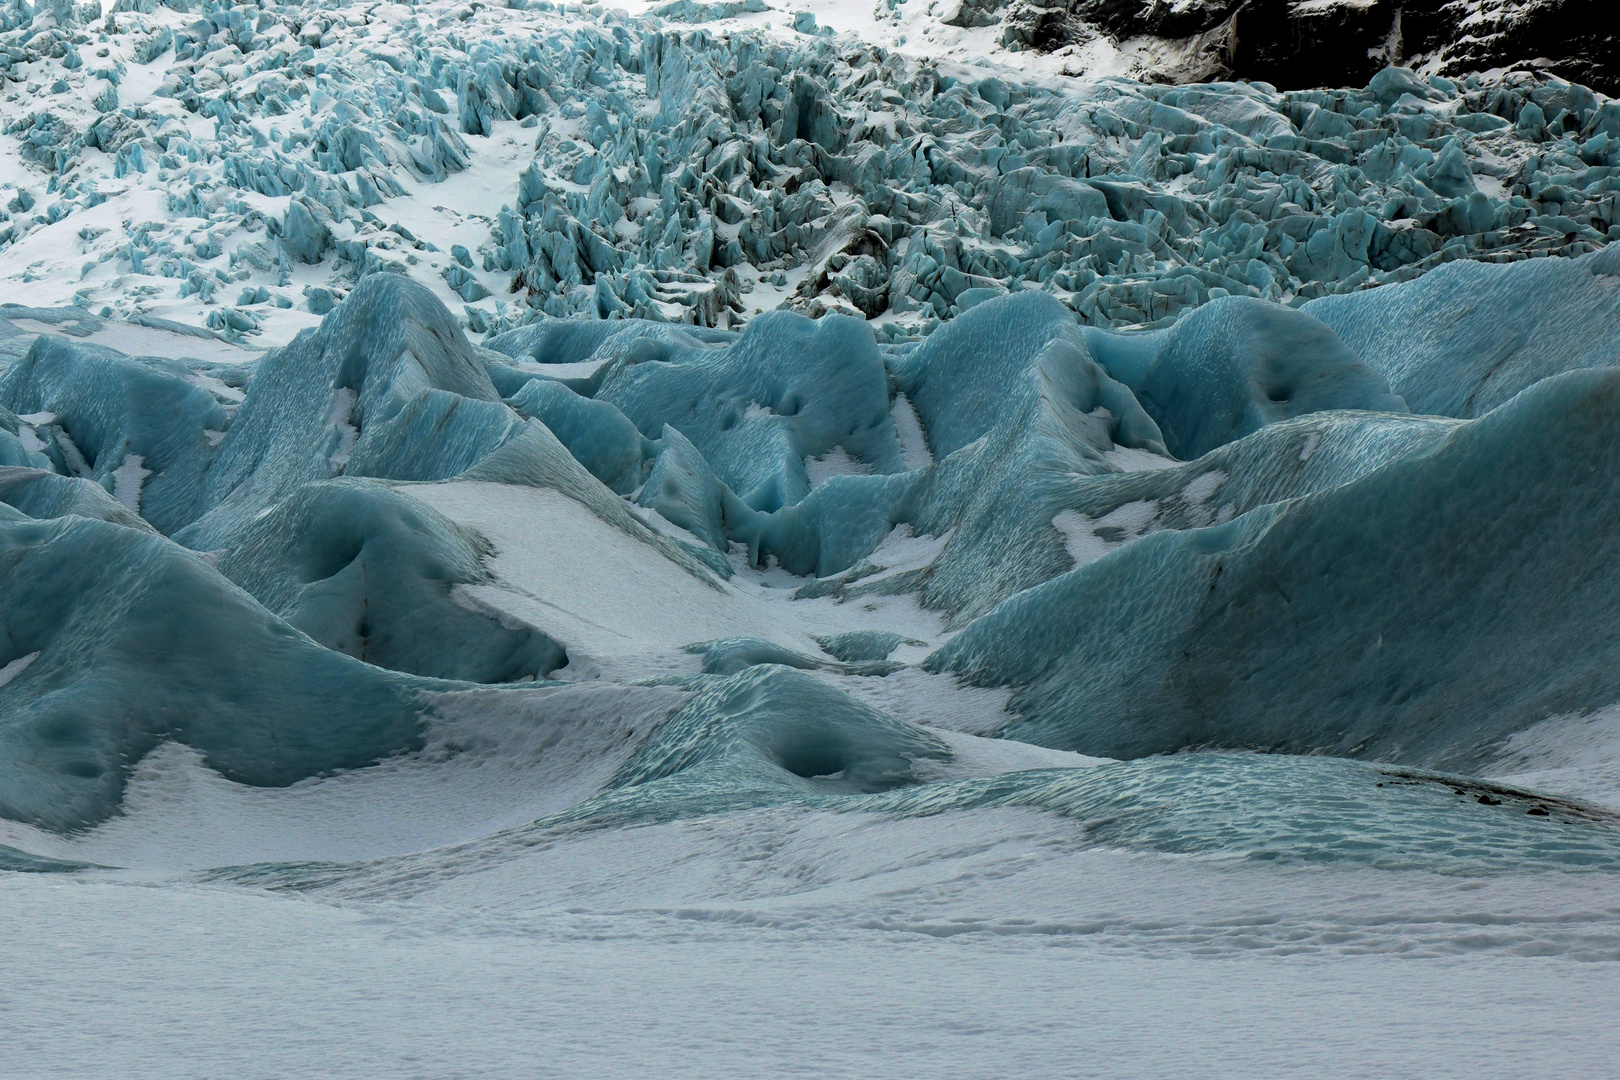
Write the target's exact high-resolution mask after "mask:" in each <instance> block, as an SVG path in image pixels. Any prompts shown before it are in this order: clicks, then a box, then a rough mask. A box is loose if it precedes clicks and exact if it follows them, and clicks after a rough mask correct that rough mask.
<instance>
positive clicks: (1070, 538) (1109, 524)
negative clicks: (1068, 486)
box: [1052, 499, 1159, 567]
mask: <svg viewBox="0 0 1620 1080" xmlns="http://www.w3.org/2000/svg"><path fill="white" fill-rule="evenodd" d="M1158 514H1159V504H1158V503H1157V502H1154V501H1151V500H1146V499H1139V500H1137V501H1135V502H1128V503H1126V504H1125V505H1123V506H1117V507H1115V508H1114V509H1112V510H1110V511H1109V512H1108V513H1106V514H1104V515H1103V516H1102V517H1100V518H1096V519H1093V518H1089V517H1087V516H1086V515H1085V514H1082V513H1080V511H1078V510H1064V511H1061V512H1060V513H1058V514H1057V515H1056V516H1055V517H1053V518H1052V527H1053V528H1055V529H1057V531H1058V532H1060V533H1062V534H1063V547H1064V549H1065V550H1067V551H1068V553H1069V558H1071V559H1073V560H1074V565H1075V566H1077V567H1079V566H1085V565H1086V564H1087V563H1093V562H1096V561H1097V560H1098V559H1100V558H1102V557H1103V556H1104V555H1107V554H1108V553H1109V552H1110V551H1113V550H1114V549H1115V548H1118V547H1121V546H1123V545H1124V544H1126V543H1129V542H1130V541H1132V540H1135V539H1136V538H1137V537H1139V536H1142V535H1143V534H1144V533H1146V532H1147V531H1148V527H1149V526H1150V525H1152V524H1153V520H1154V518H1156V517H1157V516H1158Z"/></svg>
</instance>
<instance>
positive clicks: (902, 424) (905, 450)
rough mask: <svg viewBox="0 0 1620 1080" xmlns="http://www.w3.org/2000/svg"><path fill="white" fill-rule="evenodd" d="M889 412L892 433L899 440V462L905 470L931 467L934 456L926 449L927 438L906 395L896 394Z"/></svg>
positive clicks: (914, 407) (920, 421) (913, 406)
mask: <svg viewBox="0 0 1620 1080" xmlns="http://www.w3.org/2000/svg"><path fill="white" fill-rule="evenodd" d="M890 412H891V413H892V414H893V417H894V433H895V435H897V436H899V439H900V460H901V461H902V462H903V463H904V464H905V466H906V468H908V469H925V468H927V467H928V466H930V465H932V464H933V463H934V454H933V451H931V450H929V449H928V437H927V435H925V434H924V433H923V426H922V420H921V419H920V418H919V417H918V416H917V407H916V406H915V405H913V404H912V403H911V400H910V399H909V398H907V397H906V395H904V394H896V395H895V396H894V404H893V405H892V406H891V407H890Z"/></svg>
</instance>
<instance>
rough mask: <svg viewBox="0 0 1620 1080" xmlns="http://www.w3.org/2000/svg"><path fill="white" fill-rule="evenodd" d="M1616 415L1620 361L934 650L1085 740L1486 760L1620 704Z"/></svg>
mask: <svg viewBox="0 0 1620 1080" xmlns="http://www.w3.org/2000/svg"><path fill="white" fill-rule="evenodd" d="M1617 410H1620V373H1617V372H1616V371H1615V370H1614V369H1600V370H1594V371H1584V372H1572V373H1568V374H1565V375H1562V376H1558V377H1555V378H1552V379H1548V380H1545V381H1543V382H1541V383H1538V384H1537V385H1535V386H1533V387H1532V388H1530V389H1529V390H1526V391H1524V392H1523V393H1522V394H1520V395H1519V396H1518V397H1517V398H1515V399H1513V400H1512V401H1511V402H1509V403H1508V404H1506V405H1504V406H1502V407H1500V408H1498V409H1497V410H1496V411H1494V412H1492V413H1490V414H1489V415H1487V416H1486V417H1484V418H1481V419H1479V420H1476V421H1472V422H1470V423H1467V424H1463V425H1460V426H1456V427H1453V428H1451V429H1450V430H1449V431H1446V432H1445V433H1444V434H1443V435H1440V436H1439V437H1438V438H1435V439H1434V440H1433V441H1432V442H1429V443H1428V445H1426V446H1423V447H1422V448H1421V449H1415V450H1414V452H1411V453H1409V454H1408V455H1406V456H1402V457H1397V458H1395V459H1394V460H1391V461H1389V462H1388V463H1386V464H1383V465H1382V466H1380V467H1379V468H1376V469H1374V470H1372V471H1371V472H1368V473H1367V474H1365V475H1363V476H1361V477H1359V478H1358V479H1355V480H1351V481H1350V482H1348V483H1345V484H1343V485H1341V486H1337V487H1332V488H1328V489H1325V490H1321V491H1318V492H1316V493H1314V494H1310V495H1306V496H1304V497H1302V498H1298V499H1295V500H1290V501H1286V502H1278V503H1271V504H1268V505H1266V506H1263V507H1260V508H1258V509H1255V510H1252V511H1250V512H1249V513H1247V514H1245V515H1243V516H1241V517H1237V518H1234V519H1233V520H1231V521H1230V522H1228V523H1226V524H1224V525H1216V526H1210V527H1206V528H1201V529H1189V530H1185V531H1160V532H1155V533H1153V534H1151V535H1148V536H1146V537H1144V538H1143V539H1141V540H1139V541H1137V542H1135V543H1132V544H1129V545H1127V546H1125V547H1124V548H1122V549H1121V550H1120V551H1119V552H1118V553H1117V554H1115V555H1113V556H1111V557H1108V558H1103V559H1099V560H1097V561H1095V562H1092V563H1089V564H1086V565H1083V566H1080V567H1078V568H1077V569H1075V570H1073V571H1071V572H1070V573H1068V574H1066V575H1063V576H1062V577H1059V578H1056V579H1054V580H1052V581H1049V582H1047V583H1045V584H1043V585H1041V586H1039V587H1037V588H1034V589H1030V590H1027V591H1026V592H1024V593H1021V594H1020V595H1018V596H1016V597H1013V598H1011V599H1009V600H1007V601H1005V602H1003V604H1002V605H1001V606H1000V607H998V608H997V609H996V610H995V611H993V612H991V613H990V614H988V615H986V616H985V617H983V618H981V619H980V620H978V621H977V622H976V623H974V624H973V625H972V626H970V627H969V628H968V629H967V630H965V631H964V632H963V633H962V634H961V635H960V636H959V637H957V638H956V639H954V640H953V641H952V642H951V643H950V644H948V645H947V646H945V648H944V649H942V650H941V651H940V652H939V653H937V654H936V655H935V656H934V657H933V658H932V659H931V661H930V663H931V664H933V665H937V666H939V667H941V668H944V669H949V670H953V671H957V672H960V673H962V674H964V675H966V676H967V677H969V678H972V679H974V680H976V681H982V682H987V683H1010V684H1015V685H1018V686H1019V687H1020V688H1021V689H1020V691H1019V694H1018V695H1017V696H1016V697H1015V699H1014V703H1013V707H1014V708H1015V709H1016V710H1017V711H1018V712H1019V713H1020V714H1021V719H1020V720H1018V721H1016V722H1015V723H1014V724H1012V725H1011V727H1010V729H1009V733H1010V734H1015V735H1017V736H1018V737H1021V738H1024V739H1032V740H1034V741H1038V742H1045V743H1049V744H1052V745H1059V746H1064V747H1067V748H1071V749H1078V750H1081V751H1083V752H1087V753H1102V754H1109V755H1115V756H1126V757H1134V756H1138V755H1141V754H1148V753H1161V752H1166V751H1172V750H1176V749H1181V748H1185V747H1190V746H1202V745H1219V746H1252V747H1263V748H1267V749H1276V750H1291V751H1301V750H1332V751H1334V752H1338V753H1348V754H1367V755H1371V756H1376V757H1380V758H1386V759H1393V760H1401V761H1408V762H1415V763H1423V764H1430V765H1446V766H1452V767H1457V766H1462V767H1467V766H1471V765H1476V764H1478V761H1479V756H1480V755H1481V753H1482V752H1483V751H1484V749H1485V748H1486V747H1488V746H1490V745H1491V744H1493V743H1494V742H1495V741H1497V740H1499V739H1501V738H1502V737H1504V736H1506V735H1507V734H1509V733H1510V732H1512V731H1514V730H1516V729H1518V728H1520V727H1523V726H1526V725H1527V724H1528V723H1530V722H1532V721H1533V720H1534V719H1538V718H1540V717H1543V716H1546V715H1550V714H1554V713H1559V712H1566V711H1580V710H1583V709H1589V708H1593V707H1595V706H1596V703H1597V702H1599V701H1606V700H1608V699H1609V698H1611V697H1614V696H1616V695H1617V694H1620V684H1617V683H1616V681H1615V679H1614V678H1613V676H1612V674H1611V673H1612V672H1613V670H1614V650H1615V648H1616V645H1617V641H1616V636H1615V628H1616V626H1620V619H1617V604H1620V596H1617V595H1616V593H1615V590H1614V589H1613V588H1612V586H1611V585H1610V584H1609V583H1610V582H1612V581H1613V580H1615V573H1614V561H1615V559H1616V557H1617V549H1616V546H1615V544H1614V543H1613V541H1612V540H1611V531H1612V530H1611V527H1610V526H1609V524H1607V523H1608V522H1609V521H1610V518H1611V516H1612V515H1613V513H1614V511H1615V508H1616V506H1620V500H1617V495H1620V491H1617V489H1616V480H1615V473H1614V470H1612V469H1611V468H1608V467H1607V466H1606V465H1605V464H1604V463H1605V462H1607V461H1608V460H1610V458H1611V456H1612V455H1613V453H1614V452H1615V440H1616V438H1617V437H1620V426H1617V424H1616V419H1617V418H1620V411H1617ZM1550 477H1558V478H1560V479H1559V482H1558V483H1556V484H1554V483H1549V482H1548V478H1550ZM1550 537H1561V538H1565V542H1553V541H1550V540H1549V538H1550ZM1509 613H1510V614H1509Z"/></svg>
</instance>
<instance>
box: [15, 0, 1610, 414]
mask: <svg viewBox="0 0 1620 1080" xmlns="http://www.w3.org/2000/svg"><path fill="white" fill-rule="evenodd" d="M920 3H921V0H908V4H907V5H906V6H907V7H917V6H919V5H920ZM900 6H901V5H889V6H888V7H887V10H880V11H879V12H878V15H879V16H881V18H880V19H879V21H877V22H874V23H872V24H871V25H870V27H869V29H871V30H873V31H881V34H882V35H883V36H885V37H886V36H888V35H889V34H891V33H892V31H891V30H889V29H887V28H886V24H887V21H888V20H889V19H890V18H891V17H894V18H901V19H902V21H905V20H908V19H910V18H911V17H912V16H913V15H916V14H917V13H916V12H903V11H901V10H899V8H900ZM747 7H748V6H746V5H745V6H743V7H741V8H737V7H736V5H729V6H728V5H697V6H696V8H702V9H704V10H703V11H702V12H701V15H700V14H698V13H697V12H696V8H694V10H693V11H686V10H685V9H684V8H683V9H682V10H681V11H679V12H677V11H674V10H671V11H669V12H667V13H665V15H664V17H663V19H662V20H660V19H658V18H653V19H650V20H643V19H635V18H628V17H626V16H625V15H624V14H621V13H618V12H612V11H603V10H601V9H599V8H594V7H593V8H590V9H588V10H585V11H579V10H574V11H568V12H562V11H558V10H556V9H553V8H550V7H548V6H547V5H545V4H543V3H536V4H532V5H523V4H520V5H518V6H516V7H506V6H502V7H498V8H491V7H485V6H482V5H471V6H469V5H460V4H454V3H450V2H447V0H445V2H434V3H421V4H412V5H393V4H384V5H373V6H370V7H365V8H357V7H352V6H351V7H342V8H328V7H318V6H315V5H309V6H303V5H298V4H291V3H276V2H271V3H265V4H262V5H258V6H254V7H230V6H226V5H223V4H216V3H213V2H212V0H204V2H200V3H195V4H194V3H191V2H188V0H172V2H171V3H168V4H164V3H157V2H146V0H142V2H139V3H120V4H115V5H112V6H111V7H110V8H109V9H108V10H106V11H105V12H103V11H101V10H99V9H98V8H95V6H94V5H89V6H86V5H73V4H69V3H60V4H54V5H44V6H40V7H37V8H36V7H34V6H33V5H28V4H24V5H22V6H20V7H18V8H16V10H15V11H12V12H10V13H9V14H8V15H6V17H5V19H4V21H3V25H0V45H3V46H4V48H5V49H6V53H5V55H6V56H7V57H8V61H7V67H6V71H7V72H9V75H8V84H7V85H8V86H10V87H11V88H12V89H11V90H10V91H9V93H8V95H7V96H6V97H5V98H4V100H0V119H3V125H0V147H4V148H5V150H6V151H7V153H8V155H9V160H10V162H11V164H10V165H8V166H7V168H6V170H5V171H4V173H3V174H0V214H3V215H4V220H3V221H0V251H4V252H5V254H6V258H5V266H4V268H3V270H0V272H3V274H4V276H5V277H6V279H7V280H10V281H14V282H17V283H18V284H21V285H29V286H32V288H30V289H29V297H30V299H29V302H31V303H34V304H36V305H40V306H49V305H52V304H55V305H62V304H69V303H72V304H75V305H78V306H79V307H80V308H81V309H83V310H84V311H85V312H86V314H87V316H88V313H89V312H96V313H99V314H101V315H105V316H107V317H108V318H109V319H114V320H116V319H118V318H120V317H122V318H125V319H129V320H133V321H135V322H137V323H139V324H142V325H143V326H153V325H164V323H165V320H178V321H179V322H180V323H182V324H188V325H190V326H191V327H192V328H193V329H194V330H196V331H198V332H199V333H201V334H203V335H204V336H203V337H200V338H199V339H198V347H199V349H203V348H209V349H217V348H218V347H219V346H220V345H221V344H222V343H223V342H222V341H221V339H228V340H231V341H248V342H259V343H263V344H281V343H284V342H285V341H287V340H288V339H290V338H291V336H292V335H293V334H294V333H296V332H297V331H298V330H299V329H303V328H306V327H308V326H310V325H312V324H313V323H314V321H315V320H316V318H317V317H319V316H322V315H324V314H326V313H327V312H328V311H330V310H331V308H332V306H333V304H334V303H335V302H336V301H337V300H339V299H341V298H342V297H343V296H345V295H347V294H348V292H349V291H350V290H351V289H352V288H353V287H354V286H355V284H356V282H357V281H358V280H360V279H361V278H363V277H365V276H367V275H370V274H374V273H378V272H397V273H401V274H405V275H408V276H411V277H414V278H416V279H417V280H419V281H421V282H423V283H424V284H427V285H428V286H430V287H431V288H432V289H433V290H434V291H435V293H436V294H437V295H438V296H439V298H440V299H441V300H443V301H445V302H446V303H448V304H452V305H454V307H455V309H456V311H457V318H458V321H461V322H463V323H464V324H465V325H466V326H467V327H468V328H470V329H471V330H473V331H474V332H475V333H479V334H483V333H486V332H491V331H495V332H498V331H502V330H507V329H510V328H512V327H513V326H517V325H522V324H524V323H526V322H528V321H529V320H532V319H533V318H534V317H535V316H536V314H537V313H539V312H542V311H543V312H546V313H549V314H552V315H560V316H567V315H589V316H593V317H602V318H607V317H612V316H633V317H638V318H646V319H652V320H668V321H674V322H686V323H700V324H703V325H707V326H714V325H720V326H731V325H735V324H736V323H738V322H740V321H744V320H746V319H748V318H751V317H753V316H754V315H756V314H758V313H760V312H763V311H766V310H769V309H771V308H773V307H776V306H777V305H778V304H779V303H783V302H786V303H789V304H790V305H792V306H794V307H796V308H798V309H801V310H804V311H807V312H809V313H811V314H817V313H819V312H821V311H824V310H837V311H844V312H858V313H860V314H862V315H864V316H866V317H869V318H872V319H874V320H876V321H878V322H879V323H880V325H885V326H892V328H888V329H885V330H884V334H885V337H886V339H898V338H904V337H911V336H916V335H918V334H923V333H926V332H928V331H929V330H930V329H931V328H932V327H933V326H934V325H936V324H937V322H938V321H939V320H941V319H944V318H946V317H948V316H950V315H953V314H957V313H959V312H961V311H963V310H966V309H967V308H968V307H970V306H971V305H973V304H975V303H979V302H981V301H983V300H984V299H986V298H987V297H989V296H993V295H996V294H997V293H999V292H1003V291H1006V290H1008V289H1016V288H1018V287H1019V286H1025V287H1035V288H1039V289H1041V290H1043V291H1047V292H1051V293H1053V294H1054V295H1056V296H1058V297H1060V298H1061V299H1062V300H1063V301H1064V302H1065V303H1067V304H1068V305H1069V306H1071V307H1072V308H1073V309H1074V310H1075V311H1076V312H1078V313H1079V314H1080V315H1081V316H1082V317H1083V318H1084V320H1085V321H1087V322H1088V323H1092V324H1094V325H1100V326H1121V325H1134V324H1139V323H1159V322H1166V321H1168V320H1169V319H1171V318H1173V317H1174V316H1175V315H1177V314H1178V313H1180V312H1181V311H1183V310H1185V309H1186V308H1189V307H1196V306H1198V305H1200V304H1203V303H1205V302H1207V301H1208V300H1209V299H1211V298H1212V297H1213V298H1218V297H1220V296H1222V295H1237V296H1256V297H1263V298H1266V299H1281V300H1287V299H1291V298H1294V297H1305V298H1311V297H1316V296H1321V295H1323V294H1327V293H1340V292H1346V291H1350V290H1354V289H1358V288H1361V287H1364V286H1365V285H1367V284H1371V283H1380V282H1388V281H1400V280H1405V279H1408V278H1410V277H1414V276H1417V275H1419V274H1421V273H1422V272H1424V271H1425V270H1427V269H1430V268H1432V267H1434V266H1436V265H1439V264H1441V263H1445V262H1450V261H1456V260H1463V261H1467V260H1486V261H1502V260H1512V259H1519V258H1523V257H1526V256H1529V255H1533V254H1540V253H1545V252H1548V251H1558V252H1563V253H1579V252H1581V251H1585V250H1589V249H1591V248H1594V247H1599V246H1602V245H1604V244H1605V243H1607V242H1608V240H1609V239H1610V230H1611V229H1613V228H1615V227H1616V225H1617V221H1616V218H1615V206H1614V198H1613V190H1612V186H1613V180H1612V177H1611V175H1610V174H1611V172H1612V170H1613V168H1614V167H1615V161H1616V157H1615V155H1616V154H1617V153H1620V111H1617V106H1616V105H1615V104H1614V103H1612V102H1606V101H1603V100H1600V99H1599V98H1598V97H1597V96H1595V95H1594V94H1593V93H1592V92H1590V91H1588V90H1586V89H1584V88H1582V87H1579V86H1572V85H1570V84H1567V83H1564V82H1562V81H1561V80H1558V79H1555V78H1551V77H1545V76H1532V75H1529V74H1526V73H1523V72H1516V73H1512V74H1508V75H1502V74H1497V75H1494V76H1491V77H1479V76H1470V77H1468V78H1462V79H1458V80H1449V79H1446V78H1441V77H1439V76H1419V75H1415V74H1413V73H1411V72H1409V71H1405V70H1403V69H1388V70H1386V71H1384V72H1382V73H1380V74H1378V75H1377V76H1376V77H1374V78H1373V79H1372V80H1371V82H1369V83H1368V84H1367V85H1366V87H1365V88H1364V89H1351V90H1296V91H1289V92H1285V93H1279V92H1276V91H1274V90H1273V89H1271V88H1270V87H1269V86H1267V85H1265V84H1258V83H1257V84H1244V83H1212V84H1205V85H1195V86H1174V87H1172V86H1160V85H1151V84H1140V83H1135V82H1130V81H1128V80H1125V79H1121V78H1117V77H1112V78H1096V79H1093V80H1089V81H1083V82H1076V81H1070V80H1065V79H1052V78H1050V77H1042V76H1040V75H1037V74H1034V71H1036V70H1041V69H1046V70H1051V68H1052V64H1043V63H1039V62H1034V61H1032V60H1031V59H1030V58H1031V56H1032V55H1033V54H1029V53H1024V54H1020V55H1019V57H1018V58H1016V60H1015V63H1014V66H1013V67H1011V68H1006V67H995V66H991V65H987V64H985V63H982V62H975V63H974V64H972V65H969V66H963V65H962V64H959V63H954V62H951V61H949V60H941V58H940V53H939V51H938V48H937V46H936V45H935V44H934V43H932V42H928V41H922V40H918V41H915V42H912V43H911V44H910V45H907V44H905V43H904V41H903V40H901V41H893V42H892V45H893V51H890V49H889V48H886V47H885V48H880V47H878V46H876V45H873V44H869V43H866V42H862V41H859V40H856V39H854V38H851V37H847V36H842V37H839V36H834V37H828V36H826V35H823V34H821V33H819V32H803V31H802V30H786V29H785V28H784V27H783V25H782V24H783V23H784V22H787V23H796V22H798V21H799V20H798V19H797V18H787V17H786V16H787V15H792V14H794V13H784V14H781V15H779V14H778V13H776V12H764V11H760V12H751V11H749V10H748V9H747ZM710 8H713V9H714V10H712V11H711V10H708V9H710ZM733 8H736V10H733ZM880 8H882V5H880ZM722 9H724V10H722ZM812 14H813V13H812V12H810V11H804V10H801V11H798V12H797V15H799V16H809V15H812ZM824 14H826V12H824ZM850 14H851V12H848V11H846V12H843V13H842V14H841V16H840V18H842V17H843V16H847V15H850ZM700 18H701V19H712V18H720V19H723V20H725V29H724V30H721V31H716V30H713V29H710V28H708V27H706V26H699V27H694V26H693V25H692V20H693V19H700ZM939 20H944V21H945V22H947V23H951V22H953V21H958V22H959V21H961V20H959V19H955V20H953V17H952V16H950V14H949V13H948V12H945V11H943V10H941V11H939V12H936V13H934V14H932V15H930V16H929V18H928V19H925V20H924V21H925V22H930V23H937V22H939ZM971 23H972V20H971V19H969V20H968V21H967V24H964V30H963V32H964V33H967V34H969V36H971V35H972V34H973V33H980V34H989V33H991V31H990V30H988V29H987V30H984V31H972V30H970V29H967V28H966V27H967V25H969V24H971ZM809 25H810V26H811V27H813V26H815V22H814V19H813V18H812V19H811V22H810V24H809ZM1398 36H1399V35H1397V37H1398ZM899 37H900V38H902V39H903V38H904V34H901V35H899ZM872 40H874V39H873V38H872V37H870V36H868V37H867V42H870V41H872ZM984 44H986V45H988V44H989V39H988V38H987V39H986V41H985V42H984ZM1073 59H1075V58H1074V57H1065V58H1062V59H1060V60H1059V61H1056V62H1057V63H1058V64H1059V65H1060V66H1061V65H1066V64H1068V63H1069V61H1070V60H1073ZM1032 66H1033V70H1032ZM1116 70H1120V71H1122V70H1124V68H1123V67H1120V68H1117V69H1116ZM1106 73H1107V71H1106V69H1104V70H1102V71H1099V72H1098V74H1099V75H1102V74H1106ZM125 351H129V352H139V351H141V350H139V349H138V348H126V349H125ZM205 358H208V357H205ZM689 437H693V436H691V435H690V433H689Z"/></svg>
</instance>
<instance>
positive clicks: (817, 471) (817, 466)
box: [804, 446, 874, 491]
mask: <svg viewBox="0 0 1620 1080" xmlns="http://www.w3.org/2000/svg"><path fill="white" fill-rule="evenodd" d="M804 471H805V473H806V474H807V475H808V476H809V478H810V490H812V491H814V490H815V489H816V488H818V487H820V486H821V485H822V484H825V483H826V482H827V481H828V480H831V479H832V478H833V477H835V476H870V475H872V473H873V471H874V470H873V468H872V466H871V465H869V464H867V463H866V462H864V461H861V460H860V459H858V458H853V457H850V456H849V454H848V453H847V452H846V451H845V450H844V448H843V447H842V446H835V447H833V448H832V449H831V450H829V451H827V452H826V453H825V454H823V455H821V456H820V457H813V458H805V459H804Z"/></svg>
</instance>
